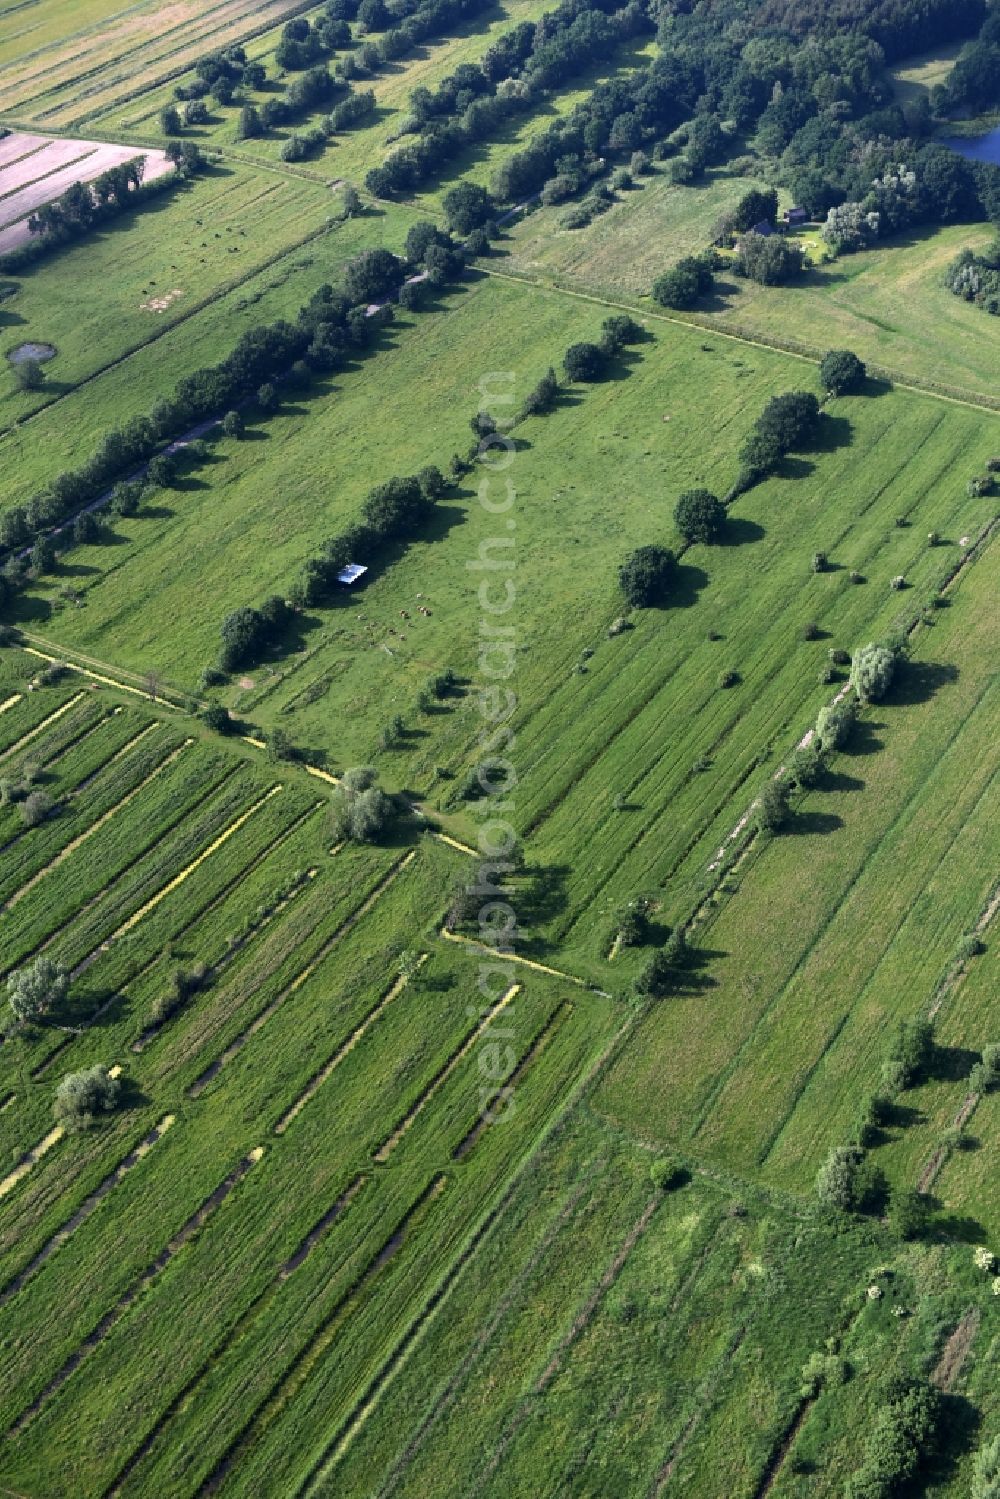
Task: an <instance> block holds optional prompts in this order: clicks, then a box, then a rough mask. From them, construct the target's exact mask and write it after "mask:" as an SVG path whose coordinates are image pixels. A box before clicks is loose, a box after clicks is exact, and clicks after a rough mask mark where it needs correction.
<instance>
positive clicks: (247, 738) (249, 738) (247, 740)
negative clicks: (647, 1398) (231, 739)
mask: <svg viewBox="0 0 1000 1499" xmlns="http://www.w3.org/2000/svg"><path fill="white" fill-rule="evenodd" d="M240 738H241V739H242V740H243V743H244V744H252V745H253V747H254V749H267V745H266V744H265V743H264V740H263V739H255V738H254V737H253V735H252V734H241V735H240Z"/></svg>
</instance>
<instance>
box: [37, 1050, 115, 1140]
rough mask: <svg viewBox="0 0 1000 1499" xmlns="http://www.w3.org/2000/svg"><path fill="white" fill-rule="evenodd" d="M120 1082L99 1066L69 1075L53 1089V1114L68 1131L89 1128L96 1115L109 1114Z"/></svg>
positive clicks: (113, 1105)
mask: <svg viewBox="0 0 1000 1499" xmlns="http://www.w3.org/2000/svg"><path fill="white" fill-rule="evenodd" d="M120 1093H121V1083H120V1082H119V1080H118V1078H117V1077H112V1076H111V1074H110V1072H109V1071H108V1069H107V1068H106V1067H103V1066H101V1065H100V1064H98V1065H97V1066H96V1067H88V1068H86V1069H85V1070H84V1071H83V1072H69V1073H67V1074H66V1076H65V1077H64V1078H63V1080H62V1082H61V1083H60V1084H59V1086H58V1088H57V1089H56V1097H55V1103H54V1104H53V1106H52V1112H53V1113H54V1114H55V1116H56V1118H57V1119H58V1120H59V1122H60V1123H61V1124H64V1125H66V1126H67V1127H68V1128H69V1129H75V1130H82V1129H88V1128H89V1127H90V1125H91V1124H93V1122H94V1116H95V1115H96V1114H108V1113H110V1112H111V1110H112V1109H113V1108H114V1107H115V1105H116V1104H117V1102H118V1097H119V1094H120Z"/></svg>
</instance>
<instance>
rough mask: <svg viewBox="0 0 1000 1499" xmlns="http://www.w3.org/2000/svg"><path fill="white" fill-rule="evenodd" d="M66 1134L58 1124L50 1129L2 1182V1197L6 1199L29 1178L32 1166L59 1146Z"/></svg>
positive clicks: (0, 1192) (0, 1184)
mask: <svg viewBox="0 0 1000 1499" xmlns="http://www.w3.org/2000/svg"><path fill="white" fill-rule="evenodd" d="M65 1133H66V1131H65V1130H64V1129H63V1127H62V1125H61V1124H57V1125H56V1127H55V1129H50V1130H49V1132H48V1134H47V1135H45V1136H44V1137H43V1138H42V1139H41V1140H39V1142H38V1144H37V1145H35V1146H33V1147H32V1149H31V1150H29V1151H28V1153H27V1155H26V1156H25V1157H24V1159H23V1161H20V1162H19V1163H18V1165H16V1166H15V1167H14V1169H13V1171H12V1172H11V1173H10V1175H9V1176H5V1177H4V1179H3V1181H0V1197H6V1196H7V1193H8V1192H12V1191H13V1190H14V1188H15V1187H16V1186H17V1184H18V1182H19V1181H20V1180H21V1178H22V1177H24V1176H27V1174H28V1172H29V1171H30V1170H31V1168H32V1166H34V1165H35V1164H36V1163H37V1162H38V1161H40V1160H41V1158H42V1156H43V1155H45V1154H46V1152H47V1151H50V1150H51V1149H52V1147H53V1145H56V1144H58V1142H59V1141H60V1140H61V1139H62V1137H63V1135H64V1134H65Z"/></svg>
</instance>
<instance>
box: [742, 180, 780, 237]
mask: <svg viewBox="0 0 1000 1499" xmlns="http://www.w3.org/2000/svg"><path fill="white" fill-rule="evenodd" d="M777 217H778V189H777V188H776V187H769V188H764V189H760V188H756V187H752V188H751V189H750V191H749V192H748V193H744V194H743V197H742V198H741V199H740V201H739V202H738V203H737V205H736V207H735V208H734V209H733V213H732V226H733V228H734V229H735V230H736V231H738V232H739V233H743V234H745V233H746V231H747V230H748V229H752V228H753V227H754V225H755V224H773V223H774V221H775V219H776V218H777Z"/></svg>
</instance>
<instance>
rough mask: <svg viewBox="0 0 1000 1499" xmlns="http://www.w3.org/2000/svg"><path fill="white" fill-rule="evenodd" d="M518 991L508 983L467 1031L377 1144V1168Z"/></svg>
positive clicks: (386, 1158)
mask: <svg viewBox="0 0 1000 1499" xmlns="http://www.w3.org/2000/svg"><path fill="white" fill-rule="evenodd" d="M520 992H521V985H520V984H511V986H510V988H509V989H508V990H507V992H506V994H502V995H501V996H500V998H499V999H498V1000H497V1002H496V1004H495V1005H492V1006H491V1007H490V1009H489V1010H488V1011H487V1012H486V1014H485V1015H484V1016H483V1018H482V1020H481V1021H480V1022H479V1024H478V1025H477V1026H476V1028H475V1030H473V1031H471V1032H470V1033H469V1035H468V1036H467V1037H466V1038H465V1040H464V1041H463V1042H462V1045H461V1046H460V1047H459V1049H458V1051H456V1052H455V1054H454V1055H453V1056H452V1058H451V1060H450V1061H449V1062H446V1063H445V1065H444V1067H443V1068H442V1069H441V1071H440V1072H438V1073H437V1075H436V1076H435V1077H434V1078H432V1079H431V1082H430V1084H429V1085H428V1087H426V1088H425V1089H424V1091H423V1093H421V1095H420V1097H419V1098H418V1099H417V1101H416V1103H415V1104H413V1106H412V1107H411V1108H410V1109H409V1110H408V1111H407V1113H406V1114H405V1115H404V1117H403V1119H402V1121H401V1122H400V1123H399V1124H397V1126H396V1128H395V1129H394V1130H393V1132H392V1134H391V1135H390V1136H389V1138H388V1140H386V1141H385V1143H384V1144H383V1145H380V1146H379V1148H378V1150H377V1151H376V1152H375V1159H376V1161H378V1163H379V1165H382V1164H384V1163H385V1162H386V1161H387V1160H388V1159H389V1157H390V1155H391V1154H392V1152H393V1151H394V1150H395V1148H396V1146H397V1145H398V1144H399V1142H400V1140H401V1139H402V1138H403V1136H404V1135H405V1134H406V1133H407V1131H408V1130H409V1129H410V1128H411V1126H412V1125H413V1124H414V1122H415V1121H416V1119H417V1118H418V1117H419V1115H420V1114H421V1113H422V1112H423V1110H424V1108H425V1106H426V1105H427V1104H428V1103H430V1101H431V1099H432V1098H433V1097H434V1095H435V1093H436V1092H437V1091H438V1089H439V1088H441V1087H443V1086H444V1084H445V1083H446V1082H447V1081H448V1079H449V1077H450V1076H451V1074H452V1073H453V1072H454V1070H455V1068H456V1067H457V1066H458V1064H459V1062H461V1061H462V1059H463V1058H464V1057H467V1056H468V1054H469V1052H470V1051H471V1050H472V1048H473V1047H474V1046H475V1044H476V1042H477V1041H478V1040H479V1038H480V1036H482V1034H483V1032H484V1031H486V1030H488V1029H489V1027H490V1026H491V1025H492V1023H493V1021H494V1020H495V1019H496V1018H497V1016H498V1015H499V1014H501V1013H502V1012H503V1011H504V1010H505V1009H506V1008H507V1006H508V1005H509V1004H510V1003H511V1001H512V1000H513V999H514V997H515V995H517V994H519V993H520Z"/></svg>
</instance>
